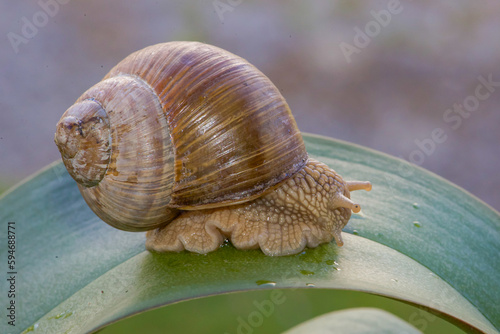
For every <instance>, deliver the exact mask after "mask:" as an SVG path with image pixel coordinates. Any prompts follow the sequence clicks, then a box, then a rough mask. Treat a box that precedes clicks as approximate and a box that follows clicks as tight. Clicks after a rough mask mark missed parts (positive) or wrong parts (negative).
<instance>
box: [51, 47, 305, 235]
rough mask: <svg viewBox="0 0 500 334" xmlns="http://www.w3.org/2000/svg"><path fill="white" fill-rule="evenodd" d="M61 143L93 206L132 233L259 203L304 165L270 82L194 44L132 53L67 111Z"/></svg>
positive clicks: (291, 123) (297, 138)
mask: <svg viewBox="0 0 500 334" xmlns="http://www.w3.org/2000/svg"><path fill="white" fill-rule="evenodd" d="M55 142H56V144H57V145H58V147H59V150H60V152H61V155H62V158H63V161H64V164H65V166H66V168H67V169H68V171H69V173H70V174H71V176H72V177H73V178H74V179H75V180H76V181H77V182H78V187H79V189H80V192H81V193H82V195H83V197H84V198H85V201H86V202H87V204H88V205H89V206H90V207H91V208H92V210H93V211H94V212H95V213H96V214H97V215H98V216H99V217H100V218H101V219H102V220H104V221H105V222H106V223H108V224H110V225H112V226H114V227H117V228H119V229H123V230H128V231H144V230H150V229H153V228H156V227H159V226H161V225H164V224H166V223H168V222H169V221H171V220H172V219H173V218H175V216H176V215H177V214H178V213H179V210H196V209H205V208H213V207H221V206H226V205H232V204H238V203H242V202H246V201H250V200H253V199H255V198H257V197H259V196H261V195H262V194H263V193H265V192H266V191H267V190H270V189H272V188H274V187H276V186H277V185H278V184H279V183H281V182H283V181H284V180H286V179H288V178H290V177H291V176H292V175H294V174H295V173H296V172H297V171H299V170H300V169H301V168H302V167H303V166H304V165H305V164H306V162H307V153H306V150H305V147H304V143H303V141H302V136H301V134H300V132H299V130H298V128H297V125H296V123H295V120H294V118H293V116H292V114H291V112H290V109H289V107H288V105H287V103H286V101H285V99H284V98H283V96H282V95H281V94H280V92H279V91H278V89H277V88H276V87H275V86H274V85H273V84H272V82H271V81H270V80H269V79H268V78H267V77H266V76H265V75H264V74H262V73H261V72H260V71H259V70H257V69H256V68H255V67H254V66H252V65H251V64H249V63H248V62H247V61H246V60H244V59H242V58H240V57H238V56H236V55H234V54H232V53H229V52H227V51H225V50H222V49H220V48H217V47H214V46H211V45H206V44H202V43H197V42H170V43H164V44H157V45H153V46H150V47H147V48H145V49H142V50H140V51H137V52H135V53H132V54H131V55H129V56H128V57H126V58H125V59H124V60H123V61H121V62H120V63H119V64H118V65H116V66H115V67H114V68H113V69H112V70H111V71H110V72H109V73H108V74H107V75H106V76H105V77H104V78H103V80H102V81H101V82H99V83H97V84H96V85H95V86H93V87H91V88H90V89H89V90H87V91H86V92H85V93H84V94H83V95H82V96H81V97H80V98H79V99H78V100H77V101H76V102H75V104H74V105H73V106H71V107H70V108H69V109H68V110H67V111H66V112H65V113H64V115H63V116H62V117H61V120H60V121H59V123H58V125H57V131H56V135H55Z"/></svg>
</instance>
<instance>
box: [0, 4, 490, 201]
mask: <svg viewBox="0 0 500 334" xmlns="http://www.w3.org/2000/svg"><path fill="white" fill-rule="evenodd" d="M58 1H59V2H58V5H57V6H55V5H54V3H55V0H43V1H15V2H12V1H1V2H0V12H1V13H2V14H0V15H1V16H2V19H1V20H0V32H1V35H2V36H3V38H2V39H1V41H0V43H1V47H0V50H1V53H0V71H1V77H0V153H1V157H2V158H1V160H0V161H1V163H0V184H1V185H2V186H1V187H0V188H2V189H4V190H5V189H6V188H7V187H8V186H11V185H13V184H15V183H16V182H18V181H19V180H21V179H22V178H24V177H26V176H28V175H29V174H31V173H33V172H35V171H36V170H38V169H39V168H41V167H43V166H45V165H47V164H48V163H50V162H52V161H54V160H56V159H60V156H59V153H58V151H57V148H56V146H55V145H54V143H53V135H54V131H55V124H56V123H57V121H58V120H59V118H60V116H61V115H62V113H63V112H64V111H65V110H66V109H67V108H68V107H69V106H70V105H71V104H72V103H73V102H74V101H75V100H76V99H77V98H78V97H79V96H80V95H81V94H82V93H83V92H84V91H85V90H86V89H87V88H89V87H91V86H92V85H94V84H95V83H96V82H98V81H99V80H100V79H101V78H102V77H103V76H104V75H105V74H106V73H107V72H108V70H109V69H111V67H112V66H114V65H115V64H116V63H118V62H119V61H120V60H121V59H123V58H124V57H125V56H127V55H128V54H130V53H131V52H133V51H136V50H138V49H141V48H143V47H145V46H148V45H151V44H155V43H160V42H165V41H172V40H197V41H202V42H206V43H210V44H214V45H217V46H219V47H222V48H224V49H227V50H229V51H231V52H233V53H235V54H237V55H240V56H242V57H244V58H246V59H247V60H249V61H250V62H251V63H253V64H254V65H256V66H257V67H258V68H259V69H260V70H261V71H263V72H264V73H265V74H266V75H267V76H269V77H270V78H271V80H272V81H273V82H274V83H275V84H276V85H277V87H278V88H279V89H280V90H281V92H282V93H283V95H284V96H285V98H286V99H287V101H288V103H289V105H290V107H291V109H292V111H293V113H294V115H295V118H296V120H297V123H298V126H299V128H300V129H301V131H304V132H310V133H315V134H321V135H325V136H329V137H334V138H338V139H342V140H346V141H349V142H353V143H357V144H360V145H363V146H367V147H370V148H373V149H376V150H380V151H383V152H386V153H388V154H391V155H394V156H397V157H401V158H402V159H405V160H408V161H410V162H412V163H416V164H418V165H421V166H422V167H424V168H426V169H428V170H430V171H432V172H434V173H436V174H439V175H441V176H443V177H444V178H446V179H448V180H450V181H451V182H453V183H456V184H457V185H459V186H461V187H463V188H465V189H466V190H468V191H470V192H471V193H473V194H474V195H476V196H478V197H479V198H481V199H482V200H483V201H485V202H486V203H488V204H490V205H492V206H493V207H494V208H496V209H497V210H498V209H500V191H498V189H500V177H498V174H497V172H498V171H497V170H498V168H499V167H500V148H499V144H500V131H499V130H498V125H499V124H500V110H499V109H500V107H499V106H500V85H498V84H497V86H490V87H489V89H490V90H492V91H491V92H490V91H488V90H486V89H487V88H486V87H483V88H481V89H480V94H482V95H481V96H483V95H484V94H485V93H488V97H487V98H485V99H482V100H481V99H477V98H474V96H475V94H476V92H475V91H476V87H477V86H478V85H479V84H480V83H481V81H480V80H479V79H478V77H480V76H482V77H483V78H484V79H485V80H486V81H488V76H490V81H494V82H500V67H499V66H498V64H500V43H498V31H500V20H498V17H499V15H500V3H498V1H493V0H492V1H482V2H481V4H480V5H478V4H477V3H475V2H470V1H458V0H449V1H418V2H416V1H415V2H411V1H401V3H400V4H399V5H398V6H395V7H394V8H389V3H390V2H389V1H369V2H368V1H308V2H303V1H286V2H285V1H266V2H264V1H243V0H230V1H229V0H214V1H152V0H144V1H141V2H136V1H131V0H129V1H123V0H122V1H118V0H110V1H105V2H102V1H97V0H92V1H68V0H58ZM392 3H397V1H392ZM44 4H45V5H44ZM389 9H391V10H393V13H391V12H390V11H389ZM384 12H385V13H389V14H390V15H389V17H387V15H384ZM377 19H378V22H380V23H378V22H377ZM363 35H364V36H363ZM464 102H465V107H468V108H469V110H471V111H470V112H468V111H467V110H465V111H464V112H463V114H460V113H458V112H457V111H458V109H455V111H454V110H453V108H454V105H456V106H460V105H464ZM475 102H479V103H475ZM448 109H450V111H447V110H448ZM462 110H464V109H463V108H462ZM437 128H439V129H442V132H443V133H444V134H443V135H442V136H441V137H440V138H441V142H434V144H432V143H431V142H430V141H431V140H432V132H433V130H435V129H437ZM443 136H445V138H446V139H445V140H444V142H443V138H444V137H443ZM417 143H420V146H419V144H417ZM333 167H335V166H333Z"/></svg>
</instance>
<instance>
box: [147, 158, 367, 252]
mask: <svg viewBox="0 0 500 334" xmlns="http://www.w3.org/2000/svg"><path fill="white" fill-rule="evenodd" d="M358 189H365V190H370V189H371V184H370V183H369V182H345V181H344V180H343V179H342V178H341V177H340V175H338V174H337V173H335V171H333V170H332V169H330V168H329V167H328V166H327V165H325V164H323V163H321V162H319V161H316V160H314V159H309V162H308V163H307V165H306V166H305V167H304V168H303V169H301V170H300V171H299V172H298V173H296V174H295V175H294V176H293V177H292V178H290V179H288V180H287V181H285V182H284V183H283V184H282V185H281V186H280V187H278V188H276V189H274V190H272V191H271V192H269V193H268V194H266V195H264V196H262V197H260V198H258V199H255V200H253V201H251V202H247V203H245V204H240V205H236V206H227V207H222V208H218V209H209V210H201V211H186V212H184V213H182V214H181V215H180V216H179V217H177V218H176V219H175V220H174V221H173V222H172V223H170V224H168V225H166V226H164V227H161V228H158V229H155V230H153V231H149V232H148V233H147V240H146V248H147V249H148V250H151V251H156V252H166V251H175V252H179V251H182V250H184V249H186V250H189V251H192V252H197V253H208V252H211V251H214V250H216V249H217V248H219V247H220V246H221V245H222V243H223V242H224V240H225V239H226V238H229V240H231V243H232V244H233V245H234V246H235V247H236V248H238V249H256V248H259V247H260V248H261V249H262V251H263V252H264V253H265V254H266V255H271V256H277V255H278V256H279V255H290V254H296V253H299V252H301V251H302V250H303V249H304V248H305V247H306V246H307V247H310V248H314V247H317V246H318V245H319V244H322V243H326V242H330V241H331V240H332V239H335V241H336V243H337V245H338V246H342V245H343V241H342V237H341V231H342V229H343V228H344V226H345V225H346V224H347V222H348V221H349V218H350V217H351V210H353V211H354V212H359V210H360V208H359V205H357V204H354V203H353V202H352V201H350V200H349V197H350V192H349V190H358Z"/></svg>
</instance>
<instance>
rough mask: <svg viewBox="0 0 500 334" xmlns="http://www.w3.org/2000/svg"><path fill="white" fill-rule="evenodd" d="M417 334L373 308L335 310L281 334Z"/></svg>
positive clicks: (413, 328) (411, 328)
mask: <svg viewBox="0 0 500 334" xmlns="http://www.w3.org/2000/svg"><path fill="white" fill-rule="evenodd" d="M310 333H315V334H331V333H342V334H366V333H385V334H401V333H404V334H418V333H422V332H420V331H419V330H417V329H416V328H415V327H413V326H411V325H409V324H408V323H406V322H404V321H402V320H401V319H399V318H398V317H395V316H393V315H392V314H391V313H389V312H385V311H381V310H377V309H373V308H355V309H348V310H344V311H336V312H331V313H327V314H325V315H322V316H319V317H316V318H314V319H311V320H309V321H306V322H304V323H302V324H300V325H298V326H295V327H294V328H292V329H290V330H289V331H286V332H285V333H283V334H310Z"/></svg>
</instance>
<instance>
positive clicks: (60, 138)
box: [54, 100, 111, 187]
mask: <svg viewBox="0 0 500 334" xmlns="http://www.w3.org/2000/svg"><path fill="white" fill-rule="evenodd" d="M54 141H55V143H56V145H57V147H58V148H59V151H60V152H61V157H62V160H63V162H64V165H65V166H66V169H67V170H68V172H69V174H70V175H71V177H73V179H74V180H75V181H76V182H78V183H79V184H81V185H83V186H85V187H93V186H95V185H97V184H98V183H99V182H100V181H101V180H102V179H103V178H104V175H105V174H106V171H107V169H108V165H109V161H110V158H111V130H110V125H109V119H108V115H107V113H106V111H105V110H104V109H103V108H102V106H101V105H100V104H99V103H97V102H96V101H94V100H84V101H81V102H78V103H75V104H74V105H72V106H71V107H70V108H69V109H68V110H66V112H65V113H64V114H63V116H62V117H61V119H60V120H59V123H57V130H56V134H55V136H54Z"/></svg>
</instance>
